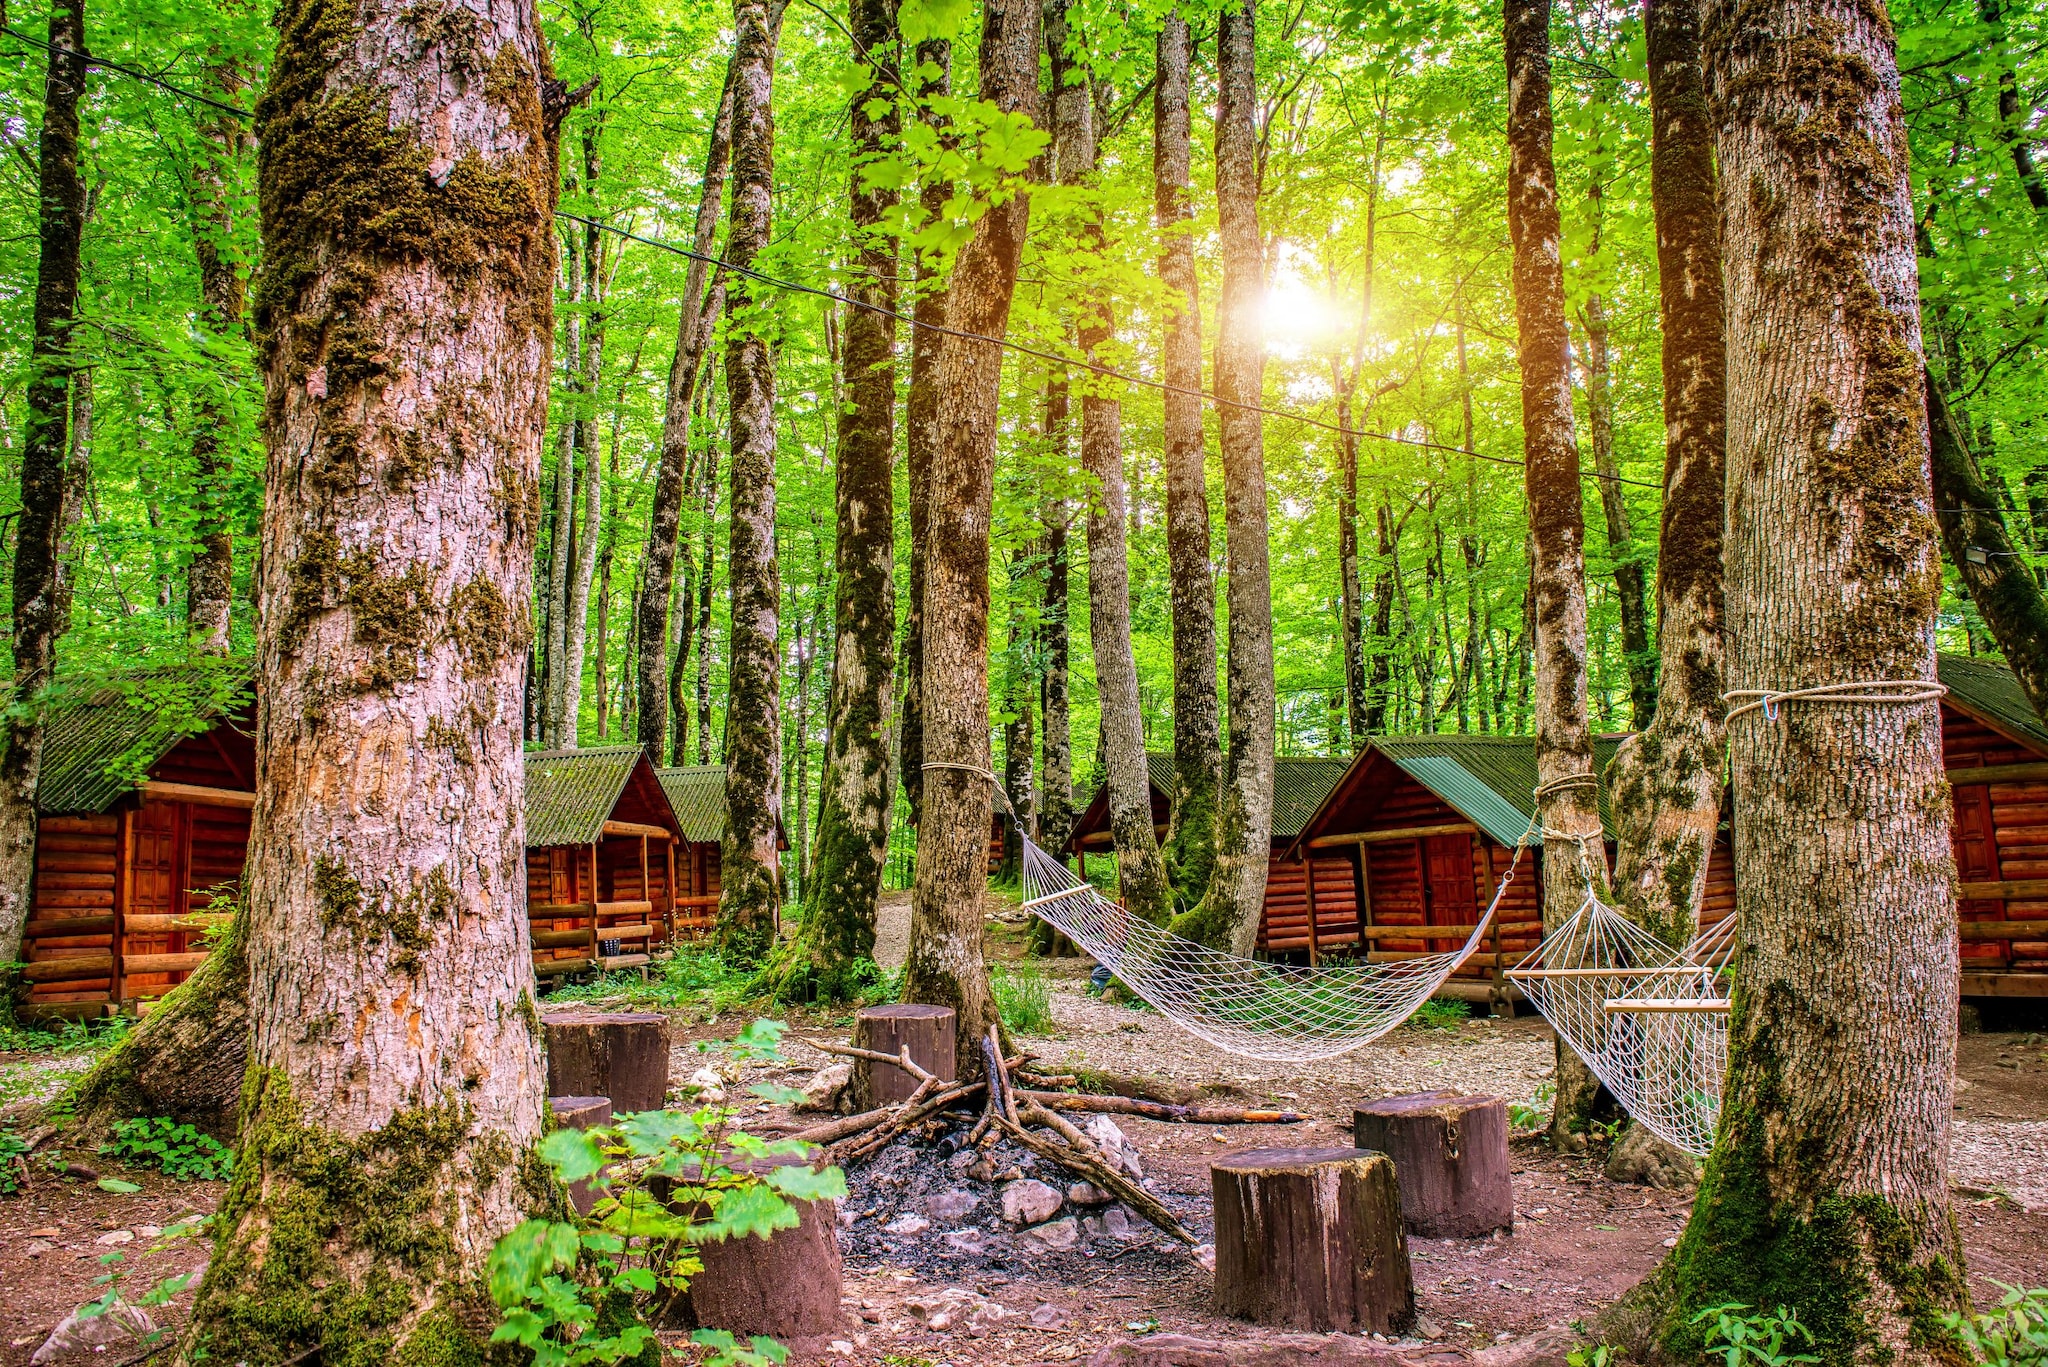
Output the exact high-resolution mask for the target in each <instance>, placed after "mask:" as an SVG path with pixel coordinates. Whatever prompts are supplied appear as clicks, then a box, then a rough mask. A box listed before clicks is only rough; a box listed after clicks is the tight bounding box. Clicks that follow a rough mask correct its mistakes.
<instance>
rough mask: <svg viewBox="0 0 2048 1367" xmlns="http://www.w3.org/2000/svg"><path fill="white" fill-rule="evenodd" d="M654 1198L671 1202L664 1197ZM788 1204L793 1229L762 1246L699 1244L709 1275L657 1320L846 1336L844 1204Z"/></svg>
mask: <svg viewBox="0 0 2048 1367" xmlns="http://www.w3.org/2000/svg"><path fill="white" fill-rule="evenodd" d="M898 1071H899V1072H900V1071H902V1070H901V1069H898ZM726 1161H727V1162H728V1163H729V1165H730V1166H731V1167H732V1169H733V1170H734V1171H735V1172H749V1171H751V1172H757V1173H758V1172H762V1171H765V1170H766V1169H768V1168H771V1167H779V1166H782V1165H784V1164H791V1163H794V1164H802V1163H804V1162H805V1161H806V1160H804V1159H801V1158H797V1157H795V1156H793V1155H788V1154H782V1155H777V1156H773V1157H769V1158H761V1159H748V1160H746V1161H745V1162H737V1161H733V1160H732V1159H730V1158H728V1159H727V1160H726ZM654 1189H655V1188H654V1187H653V1186H652V1185H650V1190H654ZM656 1194H657V1196H659V1197H660V1199H663V1200H666V1199H667V1197H666V1195H665V1193H663V1192H660V1191H658V1190H657V1192H656ZM785 1199H787V1198H785ZM790 1205H791V1206H793V1207H795V1209H796V1212H797V1225H796V1227H795V1228H794V1229H779V1230H777V1231H775V1233H773V1234H771V1235H770V1236H769V1237H767V1238H765V1239H761V1238H755V1237H753V1236H751V1235H749V1236H748V1237H746V1238H741V1239H727V1240H726V1241H725V1242H723V1243H707V1244H702V1245H699V1246H698V1248H697V1250H696V1253H697V1256H698V1258H699V1259H701V1260H702V1262H703V1264H704V1270H703V1271H701V1272H699V1273H698V1274H697V1275H696V1276H694V1277H692V1278H690V1286H689V1289H688V1290H687V1291H685V1292H684V1293H683V1295H682V1297H681V1299H680V1301H679V1302H678V1303H677V1304H676V1305H674V1306H673V1307H672V1308H671V1309H670V1310H669V1311H667V1312H665V1313H663V1314H662V1315H661V1316H660V1317H659V1318H660V1320H661V1322H662V1323H663V1324H664V1325H665V1326H668V1327H675V1328H684V1329H697V1328H705V1329H725V1330H729V1331H731V1332H732V1333H733V1334H734V1335H735V1336H736V1337H738V1338H741V1339H745V1338H747V1337H749V1336H750V1335H754V1334H764V1335H766V1336H768V1337H769V1338H773V1339H779V1340H781V1341H783V1342H784V1343H785V1344H789V1343H793V1342H799V1341H802V1340H816V1339H818V1338H821V1337H823V1336H826V1335H831V1334H838V1333H841V1332H843V1331H844V1329H845V1328H846V1310H845V1308H844V1307H843V1306H842V1305H841V1304H840V1300H839V1298H840V1294H841V1292H842V1291H843V1289H844V1275H845V1269H844V1266H843V1264H842V1263H841V1261H840V1257H839V1203H838V1202H837V1201H829V1200H828V1201H794V1200H792V1201H790Z"/></svg>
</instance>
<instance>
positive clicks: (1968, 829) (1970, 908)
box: [1949, 783, 2010, 969]
mask: <svg viewBox="0 0 2048 1367" xmlns="http://www.w3.org/2000/svg"><path fill="white" fill-rule="evenodd" d="M1949 795H1950V799H1951V801H1953V803H1954V804H1955V821H1954V823H1953V824H1952V825H1951V827H1950V830H1951V832H1952V836H1953V840H1954V843H1955V852H1956V880H1957V881H1958V882H1962V883H1995V882H1997V881H1998V839H1997V835H1996V833H1995V832H1994V831H1993V829H1992V821H1991V788H1990V786H1989V785H1988V784H1983V783H1965V784H1959V785H1958V786H1956V787H1955V788H1952V789H1950V790H1949ZM1956 911H1957V913H1958V914H1959V915H1960V916H1961V918H1962V920H1963V921H1965V922H1970V921H2002V920H2004V919H2006V918H2005V903H2003V902H2000V901H1996V900H1983V899H1980V900H1975V901H1967V902H1958V903H1957V904H1956ZM2009 948H2010V942H2007V943H2006V944H2003V945H2002V944H2000V943H1999V942H1998V941H1996V940H1975V941H1971V940H1965V941H1964V942H1963V947H1962V957H1963V961H1964V962H1965V963H1966V964H1968V965H1969V966H1971V967H1973V968H1980V969H1981V968H1997V967H2002V966H2003V965H2004V962H2005V952H2006V950H2007V949H2009Z"/></svg>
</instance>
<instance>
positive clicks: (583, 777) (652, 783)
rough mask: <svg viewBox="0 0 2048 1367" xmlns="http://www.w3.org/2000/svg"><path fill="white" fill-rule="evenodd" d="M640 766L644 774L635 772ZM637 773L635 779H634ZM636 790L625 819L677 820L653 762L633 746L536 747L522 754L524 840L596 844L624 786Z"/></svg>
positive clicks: (672, 822)
mask: <svg viewBox="0 0 2048 1367" xmlns="http://www.w3.org/2000/svg"><path fill="white" fill-rule="evenodd" d="M643 768H644V769H645V770H646V772H645V773H644V774H641V773H638V772H637V771H639V770H641V769H643ZM636 778H637V780H638V781H637V782H636V781H635V780H636ZM629 785H631V786H633V787H634V788H635V789H637V790H639V791H637V792H636V793H635V794H634V796H635V797H636V798H638V799H639V800H638V801H637V802H636V803H634V804H633V805H634V806H635V807H636V809H638V808H645V809H647V810H646V811H644V812H642V811H639V810H636V811H635V812H634V813H633V814H632V815H631V816H629V817H628V818H626V819H629V820H631V819H639V818H641V817H643V816H647V815H651V816H653V817H654V819H655V822H656V823H658V824H660V825H665V826H669V827H671V828H672V829H673V828H674V827H676V825H677V824H678V823H677V822H676V820H675V816H674V813H673V811H672V810H671V806H670V803H669V800H668V796H667V794H666V793H665V792H664V791H663V790H662V786H661V784H660V783H659V782H658V781H657V780H656V778H655V774H654V766H653V765H651V764H649V763H648V762H647V756H646V754H645V753H644V752H643V751H642V750H641V749H640V747H639V746H637V745H601V746H597V747H595V748H592V749H588V750H537V751H531V752H529V753H528V754H527V756H526V843H527V845H528V846H529V847H531V848H536V849H538V848H543V847H546V846H549V845H595V844H596V843H597V842H598V841H600V840H602V839H603V838H604V823H605V822H607V821H610V820H612V819H613V813H614V812H616V811H618V809H619V807H620V804H621V802H622V800H623V799H625V798H626V797H627V795H628V791H627V790H628V786H629Z"/></svg>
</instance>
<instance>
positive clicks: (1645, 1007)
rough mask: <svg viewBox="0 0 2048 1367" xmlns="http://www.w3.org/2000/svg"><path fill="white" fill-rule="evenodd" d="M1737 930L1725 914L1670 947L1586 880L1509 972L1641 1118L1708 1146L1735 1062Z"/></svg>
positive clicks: (1692, 1149)
mask: <svg viewBox="0 0 2048 1367" xmlns="http://www.w3.org/2000/svg"><path fill="white" fill-rule="evenodd" d="M1734 932H1735V918H1734V917H1733V916H1730V917H1727V918H1726V919H1724V920H1722V921H1720V922H1717V923H1716V924H1714V925H1712V926H1710V927H1708V928H1707V929H1706V930H1704V931H1702V932H1701V933H1700V935H1699V936H1698V938H1696V939H1695V940H1694V941H1693V942H1692V943H1691V944H1689V945H1687V946H1686V947H1685V948H1684V949H1673V948H1671V946H1669V945H1667V944H1665V943H1664V942H1663V941H1661V940H1659V939H1657V938H1656V937H1655V936H1653V935H1651V934H1650V933H1649V932H1648V931H1645V930H1643V929H1642V928H1641V927H1640V926H1637V925H1636V924H1634V923H1633V922H1631V921H1630V920H1629V919H1628V918H1627V917H1625V916H1623V915H1622V914H1621V913H1620V912H1618V911H1615V910H1614V909H1613V908H1612V907H1609V906H1607V905H1606V904H1605V903H1603V902H1601V901H1600V899H1599V898H1597V897H1595V896H1594V895H1593V893H1592V891H1591V889H1590V888H1589V889H1588V890H1587V893H1586V897H1585V900H1584V901H1583V902H1581V903H1580V904H1579V909H1578V910H1577V911H1575V912H1573V913H1572V915H1571V917H1570V919H1568V920H1566V921H1565V922H1564V923H1563V924H1562V925H1560V926H1558V927H1557V929H1555V930H1553V931H1551V932H1550V933H1549V934H1548V935H1546V936H1544V937H1543V942H1542V943H1541V944H1539V945H1537V946H1536V948H1535V950H1533V951H1532V952H1531V953H1530V954H1529V956H1528V957H1527V958H1526V959H1524V960H1522V962H1521V963H1519V964H1517V965H1515V966H1514V967H1513V968H1511V969H1509V970H1508V972H1507V977H1508V981H1509V982H1511V983H1513V984H1514V985H1515V986H1516V987H1518V988H1520V989H1521V991H1522V995H1523V996H1525V997H1527V998H1528V999H1529V1000H1530V1002H1532V1003H1533V1004H1534V1005H1535V1007H1536V1009H1537V1010H1538V1011H1540V1012H1542V1013H1543V1018H1544V1019H1545V1020H1547V1021H1549V1022H1550V1025H1551V1028H1552V1029H1554V1030H1556V1031H1557V1034H1558V1038H1560V1039H1562V1040H1563V1041H1564V1042H1565V1043H1566V1044H1567V1045H1569V1046H1570V1047H1571V1050H1572V1052H1573V1053H1575V1054H1577V1055H1578V1056H1579V1057H1580V1058H1581V1059H1584V1060H1585V1063H1586V1066H1587V1067H1588V1068H1590V1069H1591V1070H1592V1072H1593V1076H1595V1077H1597V1078H1599V1079H1600V1081H1601V1082H1603V1083H1605V1084H1606V1086H1607V1090H1608V1091H1610V1092H1612V1093H1614V1097H1615V1100H1617V1101H1619V1102H1620V1103H1621V1106H1622V1109H1623V1110H1625V1111H1627V1112H1628V1113H1629V1114H1630V1115H1631V1116H1633V1117H1635V1120H1636V1122H1637V1123H1638V1124H1640V1125H1642V1126H1643V1127H1644V1128H1645V1129H1647V1130H1649V1131H1650V1133H1652V1134H1654V1135H1656V1136H1657V1137H1658V1138H1659V1139H1662V1140H1664V1141H1665V1142H1667V1143H1670V1144H1674V1145H1676V1146H1677V1147H1679V1148H1681V1149H1684V1150H1685V1151H1686V1152H1687V1153H1690V1154H1693V1155H1695V1156H1699V1157H1704V1156H1705V1155H1706V1153H1707V1151H1708V1150H1709V1149H1711V1148H1712V1147H1713V1144H1714V1126H1715V1123H1716V1122H1717V1121H1718V1120H1719V1119H1720V1114H1721V1083H1722V1078H1723V1076H1724V1075H1725V1074H1726V1073H1727V1071H1728V994H1727V990H1726V986H1725V984H1724V983H1723V981H1722V970H1723V969H1724V968H1725V967H1726V966H1727V963H1728V957H1729V954H1730V952H1731V951H1732V950H1733V948H1734V940H1735V935H1734Z"/></svg>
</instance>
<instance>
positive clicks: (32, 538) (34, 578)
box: [0, 0, 85, 964]
mask: <svg viewBox="0 0 2048 1367" xmlns="http://www.w3.org/2000/svg"><path fill="white" fill-rule="evenodd" d="M84 52H85V0H57V2H56V3H55V4H54V5H53V6H52V7H51V10H50V55H49V65H48V70H47V73H46V75H45V76H44V80H43V129H42V134H41V137H40V140H39V142H40V146H39V148H38V152H39V165H38V176H39V179H40V185H41V197H40V200H41V208H40V211H39V213H40V217H39V219H38V222H37V236H38V238H39V241H40V247H41V251H40V256H39V258H38V261H37V266H36V301H35V315H34V323H33V327H34V332H33V336H32V340H31V342H30V345H29V379H28V386H27V404H26V408H27V413H26V418H25V421H24V423H23V429H24V430H23V436H22V449H21V517H20V520H19V522H18V524H17V530H16V533H15V543H14V641H13V647H14V685H13V705H12V706H10V707H9V708H8V709H7V713H6V718H5V721H4V722H0V727H4V730H5V746H4V748H0V964H12V963H14V962H15V961H17V960H18V959H20V958H21V932H22V927H23V926H24V925H26V924H27V922H28V913H29V907H30V905H31V903H32V901H33V900H34V879H35V864H36V781H37V778H38V777H39V776H40V774H41V772H42V766H43V732H44V723H45V712H44V693H45V690H47V689H48V688H49V686H50V683H51V680H52V679H53V678H54V677H55V674H56V667H57V638H58V637H59V636H60V635H62V634H63V631H64V627H65V625H66V624H65V622H64V621H63V620H62V618H61V617H60V616H59V615H58V611H57V609H58V607H59V601H58V600H59V598H60V596H61V595H60V593H59V588H58V579H59V564H60V561H59V559H58V555H57V550H58V547H59V546H60V545H61V544H62V543H63V539H64V487H65V465H66V457H67V455H68V454H69V442H68V439H67V433H66V430H65V429H66V418H67V416H68V413H69V410H70V407H71V375H72V371H73V369H74V366H73V364H72V360H71V357H70V354H69V351H68V348H69V346H70V334H71V323H72V320H73V318H74V317H75V316H76V314H77V311H78V254H79V240H80V238H81V237H82V236H83V234H84V231H85V181H84V178H83V177H82V176H81V175H80V174H79V169H78V151H79V148H78V104H79V99H80V97H81V95H82V94H83V93H84V90H85V59H84V55H83V54H84Z"/></svg>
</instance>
